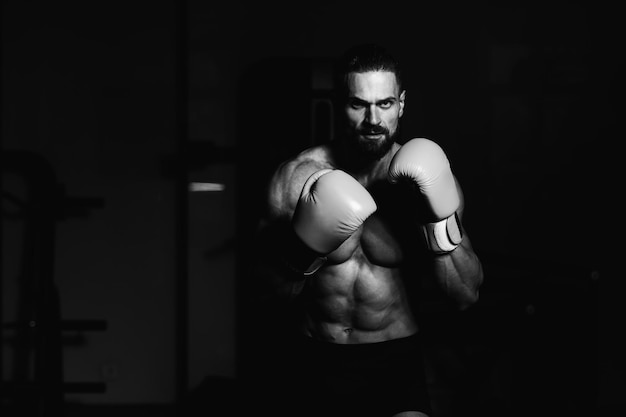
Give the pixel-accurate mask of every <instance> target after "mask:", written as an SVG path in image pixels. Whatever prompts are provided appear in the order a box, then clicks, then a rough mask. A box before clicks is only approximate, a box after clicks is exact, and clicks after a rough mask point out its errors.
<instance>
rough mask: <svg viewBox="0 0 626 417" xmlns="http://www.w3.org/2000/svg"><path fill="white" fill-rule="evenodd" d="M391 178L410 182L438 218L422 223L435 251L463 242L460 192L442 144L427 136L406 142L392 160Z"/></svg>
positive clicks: (430, 246) (441, 250)
mask: <svg viewBox="0 0 626 417" xmlns="http://www.w3.org/2000/svg"><path fill="white" fill-rule="evenodd" d="M388 179H389V181H390V182H391V183H392V184H396V183H398V182H403V181H408V182H410V183H411V184H413V185H414V188H416V189H417V191H418V192H419V193H420V194H421V196H422V197H423V199H424V201H425V202H426V205H427V207H428V208H429V209H430V215H431V216H432V217H433V218H432V219H431V220H434V221H432V222H425V223H424V224H422V230H423V233H424V238H425V242H426V244H427V246H428V248H429V249H430V250H431V251H433V252H435V253H448V252H450V251H452V250H454V249H455V248H456V247H457V246H458V245H459V244H460V243H461V240H462V239H463V233H462V228H461V224H460V220H459V218H458V215H457V213H456V210H457V209H458V208H459V205H460V196H459V192H458V190H457V187H456V181H455V179H454V175H453V174H452V170H451V169H450V162H449V161H448V158H447V157H446V154H445V153H444V151H443V149H441V147H440V146H439V145H438V144H436V143H435V142H433V141H431V140H429V139H425V138H415V139H411V140H409V141H408V142H406V143H405V144H404V145H403V146H402V147H401V148H400V149H399V150H398V152H396V154H395V155H394V157H393V159H392V160H391V163H390V165H389V172H388Z"/></svg>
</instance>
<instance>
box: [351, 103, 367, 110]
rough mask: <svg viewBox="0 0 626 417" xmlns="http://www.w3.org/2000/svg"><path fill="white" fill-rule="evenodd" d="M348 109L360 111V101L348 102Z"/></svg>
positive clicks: (361, 106)
mask: <svg viewBox="0 0 626 417" xmlns="http://www.w3.org/2000/svg"><path fill="white" fill-rule="evenodd" d="M350 107H352V108H353V109H362V108H363V107H364V105H363V103H361V102H360V101H352V102H350Z"/></svg>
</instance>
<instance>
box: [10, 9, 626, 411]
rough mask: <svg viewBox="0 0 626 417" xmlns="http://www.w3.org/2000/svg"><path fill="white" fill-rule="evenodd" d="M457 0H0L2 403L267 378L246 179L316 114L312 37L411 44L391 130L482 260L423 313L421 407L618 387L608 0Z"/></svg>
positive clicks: (488, 407) (615, 139)
mask: <svg viewBox="0 0 626 417" xmlns="http://www.w3.org/2000/svg"><path fill="white" fill-rule="evenodd" d="M458 3H459V4H454V3H452V4H450V3H445V4H441V5H434V4H433V5H424V4H419V3H410V4H409V3H408V2H400V1H391V2H390V1H385V2H376V1H372V0H368V1H362V2H358V3H354V2H343V3H337V2H331V1H326V0H322V1H309V2H304V3H303V2H284V4H283V2H244V1H241V0H233V1H227V2H226V1H225V2H203V1H200V0H187V1H178V2H176V1H161V0H157V1H151V2H116V1H113V2H111V1H109V2H29V1H17V0H13V1H11V0H8V1H5V2H3V5H2V173H3V188H2V193H3V194H2V197H3V200H2V232H3V233H2V236H3V240H2V281H1V283H2V285H1V286H0V288H1V293H0V294H1V295H2V298H1V307H2V308H1V309H0V318H1V319H2V339H1V340H2V350H1V351H0V352H1V355H2V356H1V357H0V359H2V361H1V362H0V364H1V366H2V368H1V370H2V373H1V375H2V385H0V386H1V388H2V389H1V391H0V407H1V408H2V409H1V410H0V411H1V412H0V414H1V415H2V416H5V415H6V416H12V415H16V416H23V415H32V416H48V415H53V414H54V415H61V414H63V415H68V416H87V415H89V416H109V415H114V414H115V415H117V416H120V415H133V416H137V415H151V416H160V415H167V416H169V415H173V413H174V412H177V413H178V414H177V415H181V413H182V415H186V414H187V415H191V414H193V413H192V410H195V411H196V412H198V413H206V414H205V415H231V414H228V413H224V412H221V414H212V411H214V410H218V409H220V408H222V407H226V409H228V408H230V407H231V406H232V405H233V404H239V405H241V404H246V399H247V398H246V397H247V395H246V392H247V391H246V389H244V387H243V385H244V384H242V380H243V379H245V377H246V376H248V375H251V374H253V375H254V377H255V378H256V379H255V380H256V381H266V383H268V384H269V383H271V375H267V376H265V375H259V374H258V372H257V371H258V370H259V368H256V365H255V359H254V358H255V355H258V353H259V352H262V349H261V345H262V344H263V343H264V342H266V341H264V340H262V338H259V336H260V332H259V327H258V323H256V322H255V317H254V311H252V309H251V308H250V305H251V304H250V299H249V297H250V296H251V290H250V289H251V288H254V287H253V285H254V283H253V282H252V281H253V277H250V276H249V274H247V273H246V266H247V264H246V262H247V261H248V260H249V258H250V254H251V251H254V248H253V247H250V245H249V244H250V241H251V240H250V237H251V233H252V229H253V227H254V222H255V221H256V220H257V217H256V216H257V215H258V207H259V198H260V196H261V189H260V187H261V186H262V183H263V181H264V180H265V179H266V176H267V175H268V173H269V170H270V169H271V168H272V167H273V166H274V164H275V163H277V162H278V161H280V160H281V159H283V158H285V157H287V156H288V155H290V154H292V153H294V152H297V151H298V150H300V149H302V148H303V147H305V146H308V145H309V144H312V143H321V142H323V141H327V140H331V139H332V126H333V124H332V100H331V94H330V93H331V91H332V83H331V81H330V79H329V71H330V59H331V58H332V57H334V56H335V55H337V54H338V53H340V52H341V51H342V50H343V49H344V48H345V47H347V46H348V45H350V44H352V43H354V42H361V41H368V40H373V41H379V42H381V43H384V44H385V45H387V46H388V47H389V48H390V49H391V50H392V51H393V52H394V53H395V54H397V55H398V57H399V58H400V59H401V60H402V61H403V62H404V63H405V66H406V73H407V88H408V97H407V108H406V113H405V117H404V118H403V121H402V123H403V125H402V132H403V135H404V139H408V138H410V137H416V136H425V137H430V138H432V139H434V140H436V141H438V142H439V143H441V144H442V146H443V147H444V148H445V149H446V151H447V153H448V156H449V158H450V160H451V163H452V167H453V170H454V171H455V172H456V173H457V176H458V177H459V178H460V180H461V181H462V184H463V186H464V189H465V193H466V199H467V214H466V227H467V229H468V231H469V232H470V233H471V235H472V238H473V241H474V245H475V247H476V250H477V252H478V254H479V255H480V256H481V258H482V259H483V263H484V266H485V272H486V276H485V284H484V287H483V290H482V293H481V294H482V295H481V300H480V302H479V304H478V305H476V306H475V307H474V308H472V309H471V310H470V311H468V312H467V314H463V315H458V314H455V313H452V312H450V311H447V310H446V309H445V308H441V306H440V305H438V304H437V303H432V304H430V305H426V306H425V307H424V311H423V312H422V313H423V316H424V318H425V332H426V334H427V335H428V344H427V353H428V355H427V363H428V370H429V382H430V386H431V393H432V395H433V401H434V406H435V411H436V416H434V417H437V416H439V417H448V416H457V415H464V414H466V413H468V412H470V413H482V414H483V415H498V416H503V415H522V414H524V413H527V412H528V413H531V414H533V413H537V414H540V415H619V414H620V413H623V412H624V411H626V396H624V395H623V393H624V390H625V389H626V379H625V378H626V376H625V375H626V374H625V371H626V363H625V362H626V361H625V360H624V355H623V351H624V344H623V342H622V339H623V337H621V330H622V327H623V326H622V323H623V321H622V317H621V314H622V309H621V308H620V307H619V304H620V301H621V298H622V297H621V294H622V293H623V289H624V284H622V282H621V281H622V279H623V274H622V273H621V270H618V268H617V264H618V262H619V260H620V255H621V254H622V251H621V249H622V243H623V238H622V236H623V235H622V234H621V230H622V229H623V226H622V224H623V220H622V218H621V217H622V216H621V214H622V213H621V209H620V207H621V205H619V204H618V203H617V201H618V198H619V197H621V196H620V194H621V188H620V187H619V186H618V185H620V184H621V183H620V182H618V173H617V171H618V169H619V167H620V165H619V164H620V163H621V158H618V153H617V144H619V143H620V142H621V139H622V138H623V137H624V130H623V125H622V118H623V117H622V115H623V114H624V104H623V103H624V101H623V97H624V53H623V46H622V44H621V43H620V42H621V41H620V38H621V37H620V36H619V35H621V34H622V32H623V30H622V26H623V25H622V22H621V20H620V18H619V17H618V13H617V11H616V10H612V9H611V8H607V7H606V6H605V5H601V4H598V3H597V2H583V1H578V2H576V1H571V2H568V1H554V2H548V3H543V4H542V5H530V4H526V3H524V2H515V4H510V3H509V5H507V6H501V5H497V4H495V3H493V4H492V3H490V2H478V3H477V2H465V3H463V2H458ZM192 185H193V186H194V187H201V190H204V191H191V189H190V187H191V186H192ZM202 187H204V188H202ZM211 190H213V191H211ZM249 405H250V406H251V408H250V410H254V407H253V406H254V404H249ZM60 413H61V414H60ZM194 415H195V414H194ZM524 415H525V414H524Z"/></svg>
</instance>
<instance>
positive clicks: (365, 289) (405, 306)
mask: <svg viewBox="0 0 626 417" xmlns="http://www.w3.org/2000/svg"><path fill="white" fill-rule="evenodd" d="M367 243H368V232H367V231H366V232H365V234H362V230H360V231H359V233H357V234H355V235H353V236H352V237H351V238H350V239H348V241H346V242H344V244H343V245H342V246H341V247H340V248H339V249H338V250H337V251H335V252H334V253H332V254H330V256H329V260H328V261H329V262H328V263H329V264H328V265H327V266H325V267H323V268H322V269H320V270H319V271H318V272H317V273H316V274H315V275H313V276H311V277H309V281H308V282H307V285H306V289H305V291H306V292H307V296H306V307H305V317H304V321H303V332H304V333H305V334H306V335H308V336H311V337H313V338H316V339H320V340H325V341H329V342H332V343H340V344H351V343H375V342H382V341H385V340H391V339H397V338H401V337H407V336H410V335H412V334H414V333H415V332H417V324H416V321H415V318H414V316H413V313H412V312H411V309H410V307H409V302H408V300H407V295H406V292H405V289H404V283H403V281H402V277H401V273H400V269H399V268H398V267H397V265H388V263H394V262H392V261H394V260H395V261H396V262H397V261H398V259H393V258H394V257H395V258H397V256H389V255H397V254H398V252H397V251H387V253H385V249H389V248H388V247H387V248H386V247H385V245H384V242H380V241H376V242H375V243H377V244H376V245H373V246H371V247H372V248H373V250H372V249H369V250H368V247H369V246H368V244H367ZM385 255H387V256H385ZM373 260H374V261H378V263H381V264H384V266H383V265H380V264H377V263H374V262H373Z"/></svg>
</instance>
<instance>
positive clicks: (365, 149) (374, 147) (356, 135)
mask: <svg viewBox="0 0 626 417" xmlns="http://www.w3.org/2000/svg"><path fill="white" fill-rule="evenodd" d="M362 133H363V132H361V131H358V130H357V131H353V132H351V134H350V135H349V142H350V145H351V148H352V149H354V150H355V151H356V152H357V154H358V155H359V156H360V157H361V159H365V160H371V161H375V160H379V159H380V158H382V157H383V156H385V155H386V154H387V152H389V150H390V149H391V147H392V146H393V143H394V142H395V141H396V139H397V138H398V131H397V130H396V131H395V132H394V133H393V134H390V133H389V131H387V130H386V129H385V130H384V132H376V133H379V134H384V138H383V139H382V140H370V139H366V138H363V137H362V136H361V134H362Z"/></svg>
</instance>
